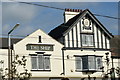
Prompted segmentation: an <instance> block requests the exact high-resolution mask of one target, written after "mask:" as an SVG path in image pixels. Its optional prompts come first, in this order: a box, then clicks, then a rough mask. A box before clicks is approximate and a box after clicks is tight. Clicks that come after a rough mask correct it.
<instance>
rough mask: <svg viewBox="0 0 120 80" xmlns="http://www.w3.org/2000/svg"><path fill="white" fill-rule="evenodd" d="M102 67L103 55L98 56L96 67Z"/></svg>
mask: <svg viewBox="0 0 120 80" xmlns="http://www.w3.org/2000/svg"><path fill="white" fill-rule="evenodd" d="M101 67H102V57H96V69H97V70H98V69H99V70H100V68H101Z"/></svg>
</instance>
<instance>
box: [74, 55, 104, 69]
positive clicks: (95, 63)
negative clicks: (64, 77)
mask: <svg viewBox="0 0 120 80" xmlns="http://www.w3.org/2000/svg"><path fill="white" fill-rule="evenodd" d="M89 56H93V58H94V61H93V62H94V68H90V65H89V62H87V65H88V66H87V69H83V66H84V65H83V58H82V57H87V61H89ZM79 57H81V69H77V62H76V60H77V58H79ZM98 57H99V58H101V61H102V56H95V55H82V56H80V55H76V56H75V66H76V71H85V70H89V71H91V70H96V71H102V70H100V69H97V67H96V66H97V61H96V60H97V58H98ZM102 66H103V63H102V62H101V67H102Z"/></svg>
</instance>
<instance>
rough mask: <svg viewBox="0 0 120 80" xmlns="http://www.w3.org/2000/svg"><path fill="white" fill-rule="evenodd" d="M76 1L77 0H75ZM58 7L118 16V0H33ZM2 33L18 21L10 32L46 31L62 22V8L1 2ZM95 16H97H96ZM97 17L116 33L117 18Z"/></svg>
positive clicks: (26, 33) (14, 33)
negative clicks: (18, 25)
mask: <svg viewBox="0 0 120 80" xmlns="http://www.w3.org/2000/svg"><path fill="white" fill-rule="evenodd" d="M76 1H77V0H76ZM94 1H95V0H94ZM34 3H35V4H41V5H47V6H52V7H58V8H63V9H65V8H72V9H83V10H84V9H89V10H90V11H91V12H92V13H93V14H100V15H107V16H113V17H118V2H34ZM0 6H2V33H3V34H7V33H8V31H9V30H10V29H12V27H13V26H14V25H15V24H16V23H20V27H18V28H17V29H16V30H15V31H14V32H13V33H12V34H13V35H23V36H25V35H28V34H30V33H32V32H33V31H35V30H37V29H42V30H43V31H45V32H46V33H48V32H49V31H50V30H52V29H53V28H55V27H57V26H58V25H60V24H61V23H63V22H64V17H63V13H64V10H56V9H51V8H45V7H40V6H35V5H29V4H23V3H18V2H2V4H0ZM96 17H97V16H96ZM97 19H98V20H99V21H100V22H101V23H102V24H103V25H104V26H105V27H106V28H107V29H108V30H109V31H110V32H111V33H112V34H114V35H117V34H118V20H116V19H109V18H105V17H97Z"/></svg>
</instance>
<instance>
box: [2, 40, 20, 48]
mask: <svg viewBox="0 0 120 80" xmlns="http://www.w3.org/2000/svg"><path fill="white" fill-rule="evenodd" d="M20 40H22V39H20V38H11V45H13V44H15V43H17V42H18V41H20ZM0 49H8V38H0Z"/></svg>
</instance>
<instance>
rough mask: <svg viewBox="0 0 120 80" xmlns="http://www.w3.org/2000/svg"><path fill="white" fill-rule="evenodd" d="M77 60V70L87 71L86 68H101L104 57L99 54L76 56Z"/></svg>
mask: <svg viewBox="0 0 120 80" xmlns="http://www.w3.org/2000/svg"><path fill="white" fill-rule="evenodd" d="M75 60H76V70H77V71H85V70H89V71H90V70H97V71H98V70H100V68H101V67H102V57H98V56H92V55H90V56H88V55H85V56H75Z"/></svg>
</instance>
